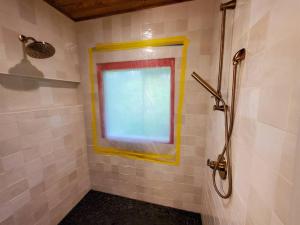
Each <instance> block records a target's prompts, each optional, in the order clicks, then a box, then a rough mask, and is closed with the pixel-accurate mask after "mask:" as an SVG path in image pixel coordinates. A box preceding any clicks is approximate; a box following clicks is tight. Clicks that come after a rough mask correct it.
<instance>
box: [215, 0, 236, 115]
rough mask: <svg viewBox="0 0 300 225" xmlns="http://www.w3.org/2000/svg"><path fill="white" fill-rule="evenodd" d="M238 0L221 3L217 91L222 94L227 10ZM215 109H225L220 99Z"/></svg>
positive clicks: (216, 99)
mask: <svg viewBox="0 0 300 225" xmlns="http://www.w3.org/2000/svg"><path fill="white" fill-rule="evenodd" d="M235 7H236V0H232V1H229V2H226V3H223V4H221V5H220V10H221V11H222V23H221V41H220V53H219V71H218V86H217V93H218V94H219V95H220V96H222V95H221V89H222V73H223V60H224V45H225V26H226V11H227V10H232V9H235ZM213 109H214V110H220V111H224V105H220V100H219V99H218V98H215V105H214V107H213Z"/></svg>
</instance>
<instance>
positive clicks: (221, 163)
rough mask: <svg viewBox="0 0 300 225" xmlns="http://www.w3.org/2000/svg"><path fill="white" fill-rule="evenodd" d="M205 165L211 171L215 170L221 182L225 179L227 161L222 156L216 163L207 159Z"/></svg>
mask: <svg viewBox="0 0 300 225" xmlns="http://www.w3.org/2000/svg"><path fill="white" fill-rule="evenodd" d="M207 165H208V166H209V167H210V168H211V169H213V170H217V171H218V172H219V176H220V177H221V179H222V180H226V178H227V161H226V159H225V157H224V156H223V155H219V156H218V161H213V160H210V159H208V160H207Z"/></svg>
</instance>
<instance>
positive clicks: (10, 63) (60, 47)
mask: <svg viewBox="0 0 300 225" xmlns="http://www.w3.org/2000/svg"><path fill="white" fill-rule="evenodd" d="M0 3H1V7H0V46H1V47H0V73H8V72H10V73H13V74H21V75H31V76H34V75H37V76H41V77H47V78H54V79H63V80H74V81H79V73H78V67H79V66H78V64H79V63H78V57H77V44H76V36H75V33H74V27H75V23H74V22H73V21H72V20H70V19H68V18H67V17H65V16H64V15H62V14H61V13H59V12H58V11H57V10H55V9H54V8H52V7H50V6H49V5H48V4H46V3H45V2H44V1H40V0H9V1H5V0H2V1H1V2H0ZM19 34H24V35H26V36H32V37H34V38H36V39H37V40H40V41H46V42H49V43H51V44H52V45H53V46H55V48H56V53H55V55H54V56H53V57H51V58H49V59H44V60H39V59H32V58H28V60H29V62H27V63H26V64H25V65H24V64H21V68H20V69H17V71H16V70H12V69H13V68H14V67H15V66H16V65H19V64H20V62H21V60H22V59H23V58H24V56H23V50H22V44H21V42H20V41H19V39H18V35H19ZM29 63H31V64H32V66H31V67H33V68H31V67H30V68H29V69H26V68H28V65H29ZM19 66H20V65H19ZM26 66H27V67H26ZM11 70H12V71H11ZM36 70H37V71H38V72H36V73H34V72H35V71H36ZM27 71H28V72H27ZM39 72H40V73H42V74H40V73H39Z"/></svg>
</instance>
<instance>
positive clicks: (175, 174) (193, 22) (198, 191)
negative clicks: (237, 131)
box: [77, 0, 214, 211]
mask: <svg viewBox="0 0 300 225" xmlns="http://www.w3.org/2000/svg"><path fill="white" fill-rule="evenodd" d="M213 2H214V1H205V0H199V1H191V2H186V3H180V4H175V5H170V6H164V7H158V8H153V9H148V10H143V11H138V12H133V13H127V14H122V15H116V16H111V17H106V18H103V19H95V20H89V21H85V22H79V23H77V34H78V42H79V56H80V67H81V79H82V82H83V86H84V102H85V112H86V123H87V127H88V131H87V132H88V133H87V135H88V156H89V157H88V159H89V166H90V174H91V183H92V188H93V189H95V190H99V191H104V192H108V193H113V194H117V195H122V196H128V197H130V198H135V199H140V200H145V201H149V202H153V203H158V204H163V205H168V206H172V207H176V208H182V209H186V210H191V211H201V209H202V207H203V204H205V203H204V202H203V186H204V180H203V171H204V170H203V167H204V164H205V163H204V161H205V160H204V147H205V135H206V120H207V103H206V99H207V97H208V95H205V92H203V90H202V89H201V88H199V85H198V84H197V83H196V82H195V81H194V80H193V79H192V78H191V76H190V74H191V72H192V71H197V72H198V73H200V74H203V75H206V76H208V74H209V69H210V59H211V57H210V56H211V42H210V40H211V38H212V31H213V29H212V25H213V19H214V18H213V16H212V15H213V14H212V12H213V8H212V6H213ZM149 34H151V35H149ZM178 35H185V36H187V37H188V38H189V39H190V47H189V49H188V59H187V64H188V66H187V71H186V83H185V91H186V95H185V103H184V115H183V121H184V123H183V133H182V146H181V152H182V156H181V164H180V166H178V167H174V166H166V165H160V164H156V163H149V162H145V161H135V160H131V159H126V158H121V157H117V156H107V155H102V154H96V153H94V151H93V149H92V142H91V126H90V124H91V121H90V98H89V96H90V95H89V94H90V93H89V90H90V88H89V83H88V82H89V80H88V61H87V60H88V48H90V47H94V46H95V45H96V44H97V43H111V42H123V41H131V40H141V39H148V38H162V37H171V36H178ZM126 60H127V58H124V61H126Z"/></svg>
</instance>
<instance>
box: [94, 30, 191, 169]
mask: <svg viewBox="0 0 300 225" xmlns="http://www.w3.org/2000/svg"><path fill="white" fill-rule="evenodd" d="M188 43H189V42H188V39H187V38H186V37H184V36H177V37H169V38H160V39H150V40H141V41H132V42H120V43H110V44H97V45H96V46H95V47H93V48H89V78H90V93H91V95H90V97H91V113H92V117H91V118H92V119H91V123H92V141H93V149H94V151H95V152H96V153H99V154H100V153H101V154H109V155H117V156H122V157H126V158H130V159H140V160H145V161H149V162H157V163H162V164H167V165H174V166H177V165H179V163H180V145H181V128H182V109H183V101H184V83H185V71H186V57H187V48H188ZM176 45H181V46H182V58H181V70H180V80H179V97H178V106H177V111H176V114H177V120H176V124H175V131H176V134H175V150H176V151H175V155H174V154H158V153H150V152H149V153H139V152H135V151H132V150H119V149H116V148H113V147H104V146H101V145H100V144H99V143H98V131H97V115H96V101H95V87H94V85H95V69H94V60H93V54H94V53H96V52H109V51H120V50H130V49H138V48H146V47H163V46H176Z"/></svg>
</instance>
